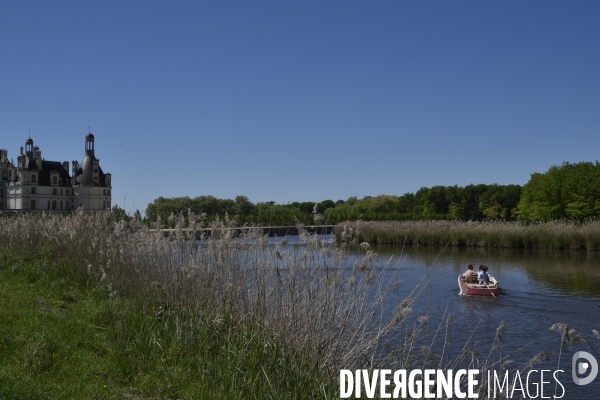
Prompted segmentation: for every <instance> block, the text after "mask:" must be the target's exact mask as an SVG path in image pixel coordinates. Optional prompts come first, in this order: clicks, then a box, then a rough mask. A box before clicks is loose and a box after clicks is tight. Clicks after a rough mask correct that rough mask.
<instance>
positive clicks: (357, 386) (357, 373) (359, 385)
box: [354, 369, 362, 399]
mask: <svg viewBox="0 0 600 400" xmlns="http://www.w3.org/2000/svg"><path fill="white" fill-rule="evenodd" d="M360 371H361V370H360V369H357V370H356V372H355V375H356V379H355V380H354V387H355V389H356V390H355V392H354V396H355V397H356V398H357V399H360V396H361V395H360V387H361V386H362V385H361V384H360Z"/></svg>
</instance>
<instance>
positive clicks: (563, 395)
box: [552, 369, 565, 399]
mask: <svg viewBox="0 0 600 400" xmlns="http://www.w3.org/2000/svg"><path fill="white" fill-rule="evenodd" d="M558 372H565V371H563V370H562V369H558V370H556V371H554V373H553V374H552V376H553V377H554V380H555V381H556V383H558V384H559V385H560V387H561V388H562V391H563V393H562V395H561V396H560V397H554V398H555V399H562V398H563V397H565V387H564V386H563V385H562V383H560V381H559V380H558V378H557V377H556V374H557V373H558Z"/></svg>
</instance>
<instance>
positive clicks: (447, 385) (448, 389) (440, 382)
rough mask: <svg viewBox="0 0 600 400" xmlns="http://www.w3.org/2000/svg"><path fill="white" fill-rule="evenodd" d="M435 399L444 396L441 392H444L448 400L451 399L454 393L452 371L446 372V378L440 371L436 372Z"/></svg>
mask: <svg viewBox="0 0 600 400" xmlns="http://www.w3.org/2000/svg"><path fill="white" fill-rule="evenodd" d="M436 378H437V397H438V398H439V399H441V398H442V397H443V396H444V395H442V390H443V391H444V393H446V394H445V396H446V397H448V398H449V399H451V398H452V395H453V394H454V392H453V391H452V370H451V369H449V370H448V378H446V375H444V371H442V370H441V369H438V370H437V377H436Z"/></svg>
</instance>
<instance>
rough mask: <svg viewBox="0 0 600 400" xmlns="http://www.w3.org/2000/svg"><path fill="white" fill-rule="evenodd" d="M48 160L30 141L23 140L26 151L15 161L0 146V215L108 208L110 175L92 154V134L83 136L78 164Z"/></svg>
mask: <svg viewBox="0 0 600 400" xmlns="http://www.w3.org/2000/svg"><path fill="white" fill-rule="evenodd" d="M71 167H72V169H71V171H72V172H71V175H69V162H68V161H64V162H62V163H61V162H59V161H47V160H44V159H43V158H42V151H41V150H40V148H39V146H34V145H33V140H32V139H31V137H30V138H28V139H27V140H26V141H25V152H23V146H21V153H20V154H19V156H18V157H17V164H16V165H15V163H14V161H13V160H11V161H8V151H7V150H4V149H0V182H1V183H2V191H0V214H2V213H14V212H42V211H45V212H61V211H66V212H69V211H71V210H76V209H78V208H80V207H81V208H83V209H84V210H86V211H87V210H107V209H110V207H111V175H110V174H108V173H104V172H103V171H102V168H100V160H99V159H97V158H96V156H95V155H94V135H92V133H91V132H90V133H88V134H87V135H86V136H85V155H84V157H83V161H81V164H79V163H78V162H77V161H73V162H72V165H71Z"/></svg>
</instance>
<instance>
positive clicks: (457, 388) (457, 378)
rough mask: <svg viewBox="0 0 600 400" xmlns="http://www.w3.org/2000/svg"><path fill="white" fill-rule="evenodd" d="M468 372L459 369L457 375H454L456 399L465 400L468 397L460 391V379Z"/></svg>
mask: <svg viewBox="0 0 600 400" xmlns="http://www.w3.org/2000/svg"><path fill="white" fill-rule="evenodd" d="M466 374H467V371H465V370H464V369H459V370H458V371H456V375H454V393H456V397H458V398H459V399H464V398H465V397H467V394H466V393H464V392H461V391H460V377H461V376H463V375H466Z"/></svg>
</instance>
